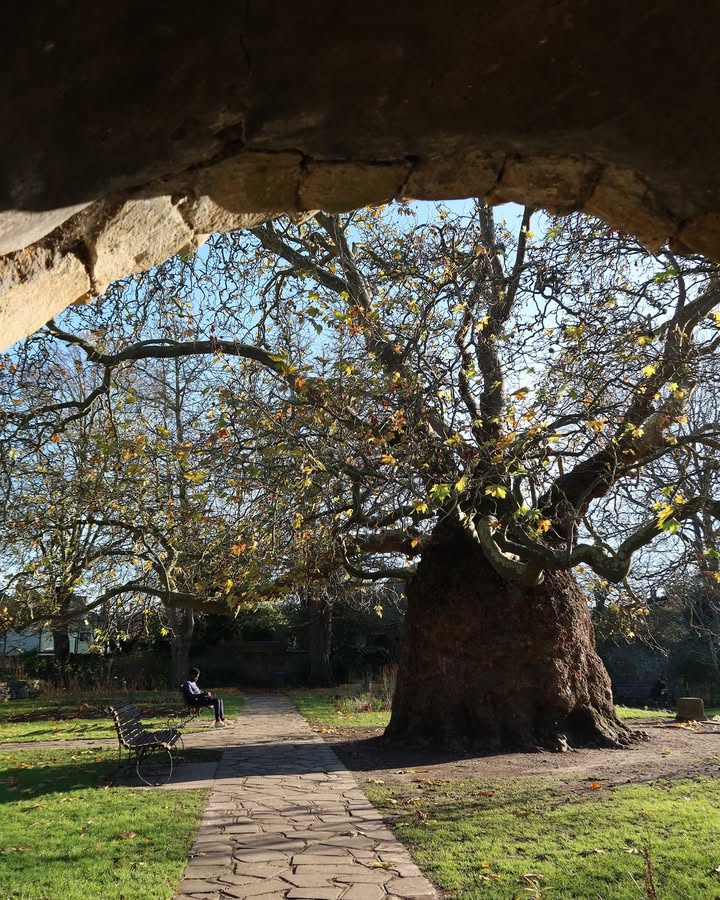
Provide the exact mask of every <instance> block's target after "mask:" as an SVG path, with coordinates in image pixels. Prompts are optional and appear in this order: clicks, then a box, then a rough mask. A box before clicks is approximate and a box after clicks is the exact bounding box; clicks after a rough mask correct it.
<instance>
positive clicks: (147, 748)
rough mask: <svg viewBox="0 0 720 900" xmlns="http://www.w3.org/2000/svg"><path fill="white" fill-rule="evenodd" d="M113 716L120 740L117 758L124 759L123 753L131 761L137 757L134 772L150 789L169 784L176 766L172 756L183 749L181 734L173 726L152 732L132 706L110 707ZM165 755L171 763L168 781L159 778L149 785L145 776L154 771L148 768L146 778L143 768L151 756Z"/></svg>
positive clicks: (129, 704) (149, 782)
mask: <svg viewBox="0 0 720 900" xmlns="http://www.w3.org/2000/svg"><path fill="white" fill-rule="evenodd" d="M110 713H111V715H112V717H113V720H114V722H115V729H116V731H117V736H118V757H119V758H120V759H122V754H123V751H125V752H126V753H127V755H128V758H129V759H131V758H132V757H135V771H136V772H137V776H138V778H139V779H140V780H141V781H142V782H143V783H144V784H147V785H150V786H157V785H161V784H167V783H168V781H170V779H171V778H172V773H173V767H174V763H175V758H174V756H173V752H174V751H176V748H177V746H178V744H180V747H181V749H182V743H183V742H182V734H181V733H180V731H179V730H178V729H177V728H174V727H171V726H169V727H168V728H164V729H162V730H160V731H150V730H149V729H147V728H146V727H145V726H144V725H143V723H142V722H141V721H140V716H139V714H138V711H137V708H136V707H135V706H133V705H132V704H131V703H128V704H127V705H125V706H119V707H117V708H115V707H112V706H111V707H110ZM162 751H164V752H165V753H167V755H168V758H169V761H170V767H169V772H168V774H167V777H166V778H162V775H160V776H159V777H158V780H155V781H148V779H147V778H146V777H145V775H150V774H151V770H150V768H149V767H146V768H145V774H143V771H142V768H143V764H144V763H146V762H147V757H148V756H149V755H151V754H154V753H157V752H162Z"/></svg>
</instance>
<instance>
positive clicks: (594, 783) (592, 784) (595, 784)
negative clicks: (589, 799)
mask: <svg viewBox="0 0 720 900" xmlns="http://www.w3.org/2000/svg"><path fill="white" fill-rule="evenodd" d="M601 788H602V782H600V781H591V782H590V790H591V791H599V790H600V789H601Z"/></svg>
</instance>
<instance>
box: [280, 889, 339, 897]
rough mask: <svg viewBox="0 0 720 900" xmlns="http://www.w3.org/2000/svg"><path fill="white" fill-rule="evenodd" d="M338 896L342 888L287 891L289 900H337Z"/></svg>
mask: <svg viewBox="0 0 720 900" xmlns="http://www.w3.org/2000/svg"><path fill="white" fill-rule="evenodd" d="M340 894H342V888H336V887H329V888H323V887H312V888H292V890H290V891H288V897H289V898H290V900H338V898H339V896H340Z"/></svg>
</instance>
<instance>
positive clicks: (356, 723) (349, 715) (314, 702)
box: [292, 690, 720, 896]
mask: <svg viewBox="0 0 720 900" xmlns="http://www.w3.org/2000/svg"><path fill="white" fill-rule="evenodd" d="M292 699H293V701H294V702H295V705H296V706H297V708H298V710H299V711H300V712H301V713H302V714H303V715H304V716H305V718H306V719H308V721H310V722H312V723H313V725H319V726H321V727H325V728H362V727H373V728H384V727H385V726H386V725H387V723H388V722H389V721H390V712H389V710H386V709H382V708H374V709H372V708H371V709H366V708H364V707H366V706H372V705H375V706H376V707H379V704H378V702H377V701H376V700H375V701H374V703H373V698H371V697H368V695H367V694H359V695H356V696H352V695H349V696H345V695H343V694H341V693H338V692H337V691H332V690H318V691H312V692H307V693H297V694H293V695H292ZM615 711H616V712H617V714H618V717H619V718H620V719H648V718H655V719H660V718H669V719H672V718H674V713H668V712H665V711H658V710H652V709H642V708H640V707H632V706H617V707H615ZM706 712H707V714H708V715H709V716H712V715H717V714H718V713H720V710H718V709H708V710H706ZM719 896H720V895H719Z"/></svg>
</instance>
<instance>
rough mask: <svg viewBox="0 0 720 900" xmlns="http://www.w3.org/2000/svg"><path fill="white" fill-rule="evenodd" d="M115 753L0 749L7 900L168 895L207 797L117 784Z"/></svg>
mask: <svg viewBox="0 0 720 900" xmlns="http://www.w3.org/2000/svg"><path fill="white" fill-rule="evenodd" d="M116 765H117V755H116V753H115V751H114V750H109V749H94V748H93V749H83V748H81V749H75V750H71V749H62V750H55V749H53V750H22V751H19V750H16V751H12V752H4V753H0V806H1V807H2V815H1V816H0V897H2V898H22V900H26V898H27V900H30V898H38V900H40V898H43V900H47V898H53V900H54V898H63V900H81V898H88V897H90V898H94V897H98V898H99V897H103V898H117V900H120V898H124V900H129V898H138V900H140V898H170V897H172V896H173V894H174V893H175V890H176V889H177V886H178V884H179V883H180V880H181V877H182V873H183V870H184V868H185V865H186V862H187V855H188V851H189V850H190V847H191V845H192V842H193V838H194V834H195V830H196V827H197V824H198V822H199V819H200V816H201V814H202V809H203V806H204V803H205V798H206V796H207V792H206V791H159V790H158V791H153V790H143V791H138V790H132V789H128V788H113V787H110V786H109V778H110V775H111V773H112V771H113V769H114V768H115V767H116Z"/></svg>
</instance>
